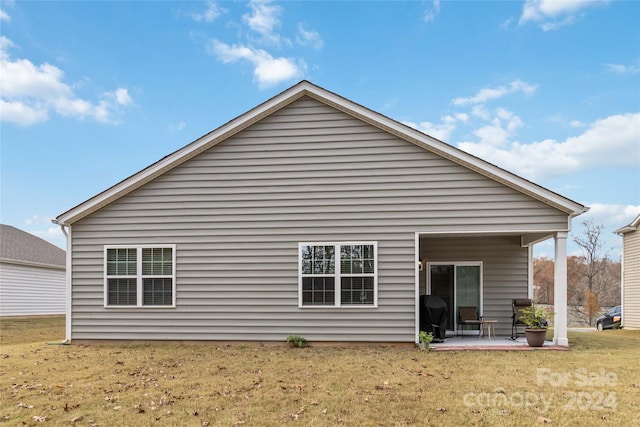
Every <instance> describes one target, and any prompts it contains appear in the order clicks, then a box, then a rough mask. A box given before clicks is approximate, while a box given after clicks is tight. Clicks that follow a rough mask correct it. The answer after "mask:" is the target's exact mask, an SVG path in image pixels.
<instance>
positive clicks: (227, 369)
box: [0, 317, 640, 427]
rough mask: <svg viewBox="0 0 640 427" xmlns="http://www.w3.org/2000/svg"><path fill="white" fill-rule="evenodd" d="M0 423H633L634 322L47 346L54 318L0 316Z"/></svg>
mask: <svg viewBox="0 0 640 427" xmlns="http://www.w3.org/2000/svg"><path fill="white" fill-rule="evenodd" d="M0 332H1V333H0V346H1V347H0V426H1V425H7V426H9V425H10V426H20V425H43V426H44V425H52V426H53V425H66V426H68V425H78V426H79V425H90V426H97V425H100V426H116V425H118V426H119V425H126V426H149V425H169V426H173V425H175V426H207V425H209V426H214V425H223V426H234V425H245V426H249V425H269V426H282V425H305V426H316V425H318V426H328V425H336V424H343V425H354V426H367V425H373V426H393V425H398V426H405V425H420V426H474V425H477V426H529V425H532V426H535V425H544V424H550V425H552V426H553V425H556V426H565V425H576V426H592V425H598V426H601V425H605V426H606V425H611V426H616V427H617V426H630V425H640V370H639V369H638V365H639V364H640V331H625V330H618V331H605V332H593V333H573V334H570V336H569V339H570V342H571V347H572V350H571V351H526V352H522V351H514V352H500V351H486V352H483V351H472V352H437V353H436V352H420V351H417V350H414V349H410V348H395V347H381V346H375V345H371V346H367V347H356V348H331V347H313V343H311V345H312V346H311V347H307V348H302V349H299V348H288V347H285V345H284V342H283V344H282V345H281V346H271V345H270V346H259V345H233V346H227V345H217V344H215V343H213V344H211V343H209V344H206V345H182V344H167V343H164V344H163V343H157V344H152V345H141V344H109V345H107V344H99V345H98V344H94V345H89V346H85V345H77V344H75V345H68V346H60V345H47V342H56V341H57V342H59V341H61V340H62V339H63V336H64V319H63V318H61V317H54V318H28V319H27V318H23V319H2V320H1V321H0Z"/></svg>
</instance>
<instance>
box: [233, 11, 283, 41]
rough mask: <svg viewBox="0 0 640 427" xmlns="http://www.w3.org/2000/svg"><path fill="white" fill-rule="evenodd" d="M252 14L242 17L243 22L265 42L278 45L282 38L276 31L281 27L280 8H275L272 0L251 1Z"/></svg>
mask: <svg viewBox="0 0 640 427" xmlns="http://www.w3.org/2000/svg"><path fill="white" fill-rule="evenodd" d="M249 7H250V8H251V13H247V14H245V15H243V16H242V20H243V21H244V22H245V24H247V25H248V26H249V28H251V29H252V30H253V31H255V32H257V33H258V34H260V35H261V36H262V37H263V41H265V42H268V43H271V44H278V43H280V36H279V35H278V34H275V33H274V30H275V29H276V28H277V27H279V26H280V19H279V16H280V14H281V13H282V8H281V7H280V6H275V5H274V4H273V3H272V1H271V0H251V1H250V2H249Z"/></svg>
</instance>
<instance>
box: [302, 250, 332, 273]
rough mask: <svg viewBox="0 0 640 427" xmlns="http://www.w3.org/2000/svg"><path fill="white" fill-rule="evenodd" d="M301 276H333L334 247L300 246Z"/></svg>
mask: <svg viewBox="0 0 640 427" xmlns="http://www.w3.org/2000/svg"><path fill="white" fill-rule="evenodd" d="M301 251H302V253H301V256H302V274H334V272H335V247H333V246H302V247H301Z"/></svg>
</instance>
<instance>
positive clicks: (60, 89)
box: [0, 36, 133, 126]
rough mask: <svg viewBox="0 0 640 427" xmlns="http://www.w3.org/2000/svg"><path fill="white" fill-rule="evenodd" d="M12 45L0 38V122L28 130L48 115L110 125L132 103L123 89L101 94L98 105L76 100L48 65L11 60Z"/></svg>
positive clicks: (61, 75) (58, 73) (60, 75)
mask: <svg viewBox="0 0 640 427" xmlns="http://www.w3.org/2000/svg"><path fill="white" fill-rule="evenodd" d="M13 46H14V44H13V42H12V41H11V40H9V39H7V38H6V37H4V36H0V68H1V69H2V70H3V72H2V74H0V86H1V87H2V93H1V98H0V106H1V107H2V108H1V109H0V119H1V120H2V121H6V122H12V123H17V124H20V125H24V126H28V125H31V124H34V123H37V122H42V121H45V120H47V119H48V118H49V113H50V112H52V111H53V112H56V113H58V114H60V115H63V116H67V117H73V118H77V119H84V118H91V119H94V120H98V121H100V122H105V123H107V122H114V119H113V116H114V114H115V113H116V112H117V111H118V107H120V106H126V105H130V104H131V103H132V102H133V99H132V98H131V96H129V93H128V91H127V89H125V88H118V89H116V90H115V91H113V92H105V93H103V94H102V96H101V98H102V99H101V100H100V101H98V102H91V101H88V100H85V99H81V98H79V97H78V96H77V95H76V94H75V93H74V90H73V89H72V87H71V86H70V85H68V84H67V83H65V82H64V81H63V79H64V72H63V71H62V70H61V69H60V68H58V67H56V66H55V65H51V64H48V63H44V64H41V65H36V64H34V63H32V62H31V61H29V60H28V59H15V60H14V59H12V58H11V56H10V55H9V49H10V48H11V47H13Z"/></svg>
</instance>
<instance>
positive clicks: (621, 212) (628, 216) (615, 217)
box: [580, 203, 640, 229]
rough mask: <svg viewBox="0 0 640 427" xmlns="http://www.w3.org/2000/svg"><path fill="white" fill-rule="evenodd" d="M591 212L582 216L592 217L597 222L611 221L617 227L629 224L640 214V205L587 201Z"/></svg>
mask: <svg viewBox="0 0 640 427" xmlns="http://www.w3.org/2000/svg"><path fill="white" fill-rule="evenodd" d="M587 206H589V207H590V209H589V212H587V213H586V214H585V215H581V216H580V218H581V219H584V220H587V219H592V220H594V221H595V222H597V223H609V224H610V225H611V226H612V227H615V228H616V229H618V228H622V227H624V226H625V225H629V224H630V223H631V221H633V220H634V219H635V218H636V217H637V216H638V215H640V205H611V204H604V203H591V204H590V203H587Z"/></svg>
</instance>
